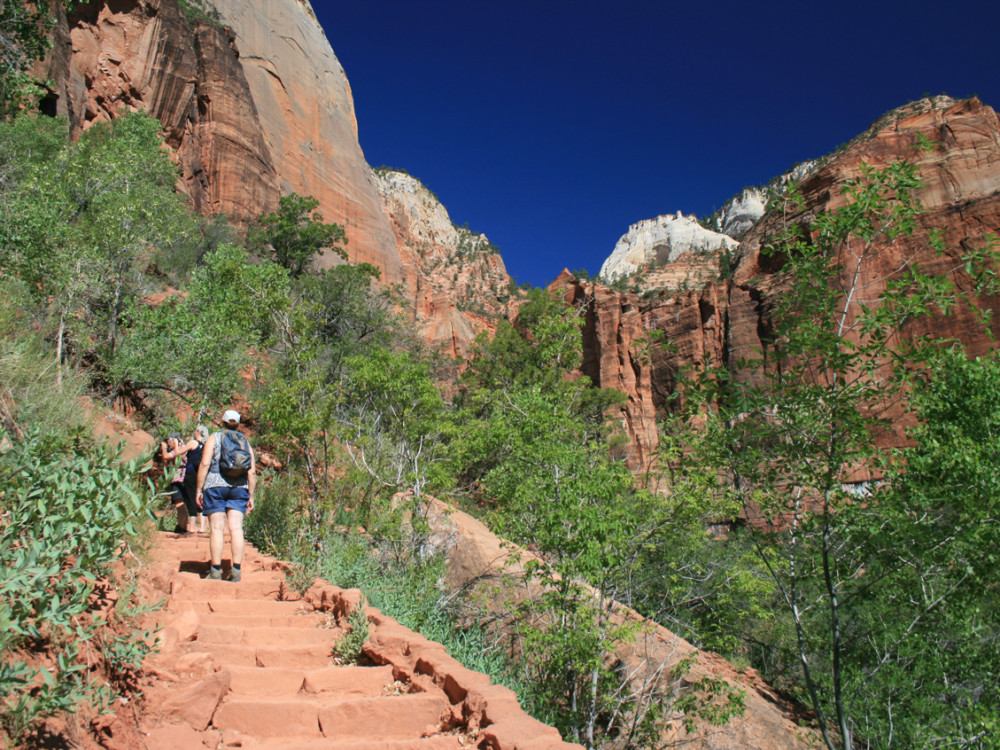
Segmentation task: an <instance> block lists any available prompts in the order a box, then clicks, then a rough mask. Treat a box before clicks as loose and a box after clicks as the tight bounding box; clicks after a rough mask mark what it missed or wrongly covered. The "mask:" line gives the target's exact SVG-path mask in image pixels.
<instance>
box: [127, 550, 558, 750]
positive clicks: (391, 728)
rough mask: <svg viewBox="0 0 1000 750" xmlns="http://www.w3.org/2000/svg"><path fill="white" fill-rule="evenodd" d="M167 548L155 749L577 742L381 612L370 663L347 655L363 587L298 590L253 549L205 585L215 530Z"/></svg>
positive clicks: (448, 749) (538, 748) (155, 674)
mask: <svg viewBox="0 0 1000 750" xmlns="http://www.w3.org/2000/svg"><path fill="white" fill-rule="evenodd" d="M158 542H159V543H158V546H157V548H156V550H155V552H154V563H153V565H152V568H151V579H152V580H151V583H152V587H153V589H154V591H155V593H154V594H153V595H154V596H156V595H157V594H158V595H159V596H162V597H165V604H164V607H163V608H162V609H161V610H160V611H159V612H157V613H156V615H155V618H156V620H157V623H158V624H159V625H160V627H161V629H160V634H159V640H160V650H159V652H158V653H157V654H156V655H155V656H153V657H151V658H149V659H148V660H147V663H146V675H147V677H148V685H147V686H146V687H145V688H144V699H143V704H142V706H143V707H142V714H141V716H140V720H139V729H140V733H141V734H142V736H143V743H144V745H145V747H146V748H147V749H148V750H168V749H174V748H176V749H177V750H180V749H182V748H183V749H185V750H187V749H188V748H202V747H208V748H260V749H261V750H279V749H281V750H296V749H299V748H300V749H301V750H307V749H309V750H312V749H313V748H332V749H335V750H339V749H343V750H347V749H350V750H375V749H376V748H379V749H384V750H454V749H457V748H473V747H475V748H484V749H486V748H492V749H495V750H515V748H518V749H521V750H543V749H546V748H556V747H559V748H566V747H576V746H573V745H567V744H565V743H563V742H562V740H561V738H560V737H559V734H558V732H557V731H556V730H554V729H553V728H551V727H549V726H547V725H545V724H542V723H541V722H538V721H536V720H535V719H532V718H531V717H529V716H528V715H527V714H525V713H524V712H523V711H522V710H521V708H520V706H519V704H518V703H517V698H516V696H515V695H514V694H513V693H512V692H511V691H510V690H508V689H506V688H503V687H500V686H495V685H492V684H491V683H490V680H489V678H488V677H486V676H485V675H482V674H479V673H476V672H472V671H471V670H468V669H465V668H464V667H462V666H461V665H460V664H458V662H456V661H455V660H454V659H452V658H451V657H450V656H448V654H447V653H446V652H445V650H444V648H443V647H442V646H440V645H439V644H436V643H433V642H431V641H428V640H426V639H424V638H423V637H421V636H419V635H417V634H416V633H413V632H412V631H410V630H408V629H406V628H404V627H402V626H401V625H399V623H397V622H396V621H395V620H393V619H392V618H389V617H386V616H384V615H382V613H381V612H379V611H378V610H377V609H374V608H371V607H369V608H367V615H368V619H369V624H370V625H369V627H370V630H371V636H370V637H369V639H368V641H367V643H366V646H365V648H364V656H363V658H362V659H361V660H360V661H361V663H360V664H342V663H339V662H338V660H337V659H336V658H335V657H334V651H333V645H334V644H335V643H336V642H337V640H338V639H339V638H340V637H342V635H343V634H344V632H345V630H344V626H345V623H346V618H347V615H348V614H350V613H351V612H352V611H353V610H354V608H355V607H358V606H362V605H361V596H360V592H358V591H356V590H342V589H338V588H336V587H334V586H332V585H330V584H329V583H326V582H324V581H321V580H319V579H317V580H316V581H315V582H314V583H313V585H312V586H311V588H310V589H309V590H308V591H306V592H305V594H304V595H302V596H299V595H298V594H297V593H296V592H295V591H293V590H292V589H291V588H290V587H289V586H288V584H287V582H286V580H285V569H286V568H287V566H286V564H284V563H282V562H280V561H278V560H275V559H274V558H271V557H269V556H267V555H262V554H260V553H259V552H258V551H256V550H255V549H253V548H252V547H250V546H249V545H248V548H247V554H246V556H245V559H244V563H243V580H242V581H241V582H240V583H231V582H228V581H211V580H205V579H203V578H202V577H201V576H202V575H203V574H204V572H205V570H206V569H207V565H208V563H207V560H208V538H207V536H205V535H185V536H180V535H176V534H170V533H162V534H160V535H159V540H158ZM228 550H229V547H228V540H227V546H226V552H227V554H228Z"/></svg>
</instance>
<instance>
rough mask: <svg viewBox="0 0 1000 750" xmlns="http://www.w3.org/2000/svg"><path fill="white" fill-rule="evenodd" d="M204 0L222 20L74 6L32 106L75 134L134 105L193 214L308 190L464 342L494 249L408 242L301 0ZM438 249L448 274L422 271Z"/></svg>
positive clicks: (354, 245)
mask: <svg viewBox="0 0 1000 750" xmlns="http://www.w3.org/2000/svg"><path fill="white" fill-rule="evenodd" d="M213 6H214V7H215V8H216V9H217V10H218V12H219V13H220V15H221V21H222V23H218V24H216V23H208V22H202V21H197V20H190V19H189V18H187V17H186V16H185V14H184V13H183V12H182V10H181V8H180V6H179V5H178V3H177V0H116V2H113V3H112V2H97V3H89V4H87V5H82V6H80V8H79V9H78V10H77V11H75V12H74V13H73V14H71V15H69V16H68V17H64V18H63V19H62V23H61V24H60V26H59V28H58V29H57V30H56V32H55V42H56V44H55V47H54V50H53V53H52V54H51V55H50V57H49V59H48V60H47V61H46V63H45V64H44V65H43V66H42V70H40V71H39V72H40V73H41V75H42V76H43V77H46V78H49V79H51V80H53V81H55V82H56V83H55V84H54V86H53V90H52V91H51V94H50V96H49V97H48V99H47V101H46V103H45V107H46V109H47V110H48V111H51V112H53V113H57V114H62V115H66V116H68V117H69V119H70V122H71V126H72V128H73V130H74V131H75V132H77V133H78V132H80V130H82V129H84V128H86V127H88V126H89V125H90V124H91V123H93V122H96V121H101V120H108V119H110V118H112V117H114V116H116V115H117V114H118V113H119V112H121V111H123V110H125V111H128V110H138V109H142V110H145V111H148V112H149V113H150V114H152V115H153V116H155V117H157V118H158V119H159V120H160V121H161V122H162V123H163V126H164V131H165V135H166V141H167V143H168V145H169V146H171V148H173V149H174V151H175V152H176V155H177V159H178V161H179V163H180V166H181V170H182V178H183V185H184V188H185V190H186V191H187V192H188V194H189V195H190V197H191V200H192V203H193V205H194V206H195V208H196V209H197V210H199V211H201V212H202V213H205V214H209V215H214V214H219V213H224V214H227V215H228V216H230V217H231V218H232V219H233V220H235V221H236V222H237V223H238V224H241V225H245V224H246V223H248V222H250V221H252V220H253V219H255V218H256V217H258V216H260V215H261V214H263V213H266V212H268V211H271V210H273V209H274V208H275V207H276V205H277V201H278V197H279V196H280V195H282V194H286V193H289V192H296V193H299V194H300V195H312V196H314V197H315V198H316V199H317V200H318V201H319V210H320V212H321V213H322V214H323V216H324V218H325V219H326V220H327V221H330V222H336V223H338V224H341V225H342V226H343V227H344V228H345V231H346V233H347V237H348V244H347V251H348V255H349V258H350V260H351V261H352V262H367V263H371V264H373V265H375V266H377V267H378V268H379V269H381V271H382V282H383V283H384V284H386V285H395V284H402V288H403V289H404V291H405V292H406V294H407V298H408V301H409V303H410V304H411V306H412V309H413V311H414V317H415V319H418V322H419V325H418V328H419V330H420V332H421V333H422V334H423V335H424V336H425V337H426V338H427V339H428V341H429V342H431V343H433V344H435V345H439V344H443V345H444V346H445V349H446V350H447V351H448V352H450V353H452V354H458V353H461V352H464V351H465V350H466V348H467V346H468V343H469V342H470V341H471V340H472V338H473V337H474V336H475V334H476V333H477V332H478V331H480V330H482V329H483V328H485V327H488V326H489V323H490V320H491V319H492V318H494V317H495V316H496V315H498V314H502V312H501V309H502V305H500V306H499V307H497V305H496V304H495V302H496V299H497V297H498V294H497V293H494V291H493V290H494V287H495V288H496V290H502V289H503V288H505V286H506V284H507V282H508V281H509V277H508V276H507V273H506V270H505V269H504V267H503V262H502V260H500V258H499V255H497V254H495V253H492V254H490V258H492V260H490V258H487V259H486V261H488V262H486V265H483V261H482V259H479V260H477V262H476V263H475V264H472V265H470V264H468V263H466V260H467V259H465V258H461V257H458V256H457V255H456V253H457V252H458V247H457V245H455V246H442V247H439V248H437V249H436V250H435V252H434V253H430V254H428V253H423V254H421V253H414V252H412V250H411V249H412V248H414V247H417V246H419V245H420V243H421V242H422V240H421V238H420V237H419V236H418V235H417V234H413V235H412V236H411V235H409V234H406V232H408V231H410V228H411V225H410V224H408V223H406V222H400V221H399V215H398V214H394V213H392V212H393V210H394V207H395V206H396V203H394V202H393V201H392V200H390V201H388V202H385V201H384V198H385V191H384V190H381V191H380V187H379V185H378V179H377V178H376V177H375V176H374V175H373V173H372V171H371V169H370V168H369V166H368V164H367V163H366V161H365V158H364V154H363V153H362V151H361V147H360V145H359V143H358V124H357V121H356V118H355V113H354V101H353V98H352V95H351V89H350V84H349V83H348V81H347V77H346V75H345V74H344V70H343V68H342V66H341V65H340V63H339V61H338V60H337V58H336V55H335V54H334V52H333V50H332V49H331V48H330V44H329V42H328V41H327V39H326V35H325V34H324V32H323V29H322V28H321V27H320V25H319V23H318V21H317V20H316V17H315V15H314V13H313V11H312V7H311V6H310V5H309V3H308V2H306V1H305V0H269V1H268V2H247V1H246V0H215V1H214V2H213ZM449 254H450V255H449ZM444 256H448V257H447V261H448V262H447V263H444V264H445V265H451V266H455V267H456V269H458V270H459V273H458V276H459V279H455V278H451V280H450V281H447V282H446V280H445V279H444V278H443V277H441V274H440V273H437V272H436V270H437V269H438V267H439V266H441V265H442V262H443V260H445V258H444ZM328 258H329V259H330V262H332V261H333V258H332V256H328ZM435 262H436V263H437V266H435V267H434V268H431V267H430V264H433V263H435ZM454 275H455V273H454V270H453V271H452V277H454ZM466 277H467V278H468V279H469V280H472V279H479V280H482V281H483V285H484V286H485V287H486V288H487V290H488V292H489V294H487V298H484V299H483V300H479V299H478V296H477V295H476V294H472V295H470V294H469V288H470V287H469V284H467V283H462V282H461V280H462V279H465V278H466ZM490 299H492V300H493V303H490V301H489V300H490ZM470 300H478V301H473V302H470ZM470 305H471V306H470ZM494 308H496V309H494Z"/></svg>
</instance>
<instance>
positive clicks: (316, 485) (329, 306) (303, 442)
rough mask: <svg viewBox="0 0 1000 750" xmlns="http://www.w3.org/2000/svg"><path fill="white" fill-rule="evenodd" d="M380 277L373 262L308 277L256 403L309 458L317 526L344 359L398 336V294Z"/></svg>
mask: <svg viewBox="0 0 1000 750" xmlns="http://www.w3.org/2000/svg"><path fill="white" fill-rule="evenodd" d="M377 277H378V270H377V269H376V268H374V267H373V266H371V265H368V264H361V265H360V266H352V265H347V264H344V265H340V266H337V267H336V268H332V269H329V270H326V271H321V272H319V273H316V274H305V275H303V276H302V277H300V278H299V279H298V280H296V281H295V282H294V284H293V286H292V290H291V296H290V300H289V304H288V305H287V306H286V307H284V308H281V309H280V310H275V314H274V316H273V326H274V333H275V335H274V339H273V341H272V342H271V343H270V345H269V352H270V354H271V355H272V358H271V361H270V367H269V368H268V370H267V377H266V379H265V382H263V383H261V384H260V385H259V386H258V388H257V389H256V390H255V393H254V403H255V404H256V405H257V407H258V408H259V412H260V417H261V423H262V426H264V427H265V428H266V429H267V430H268V432H269V433H270V439H272V440H274V441H275V443H276V444H277V445H280V446H281V447H282V449H283V450H284V452H285V455H286V457H288V458H292V457H295V458H297V459H300V460H301V462H302V465H303V467H304V469H305V472H306V477H307V479H308V482H309V493H310V499H311V505H312V516H313V522H314V524H319V523H320V521H321V516H320V500H321V495H322V494H326V493H327V492H328V491H329V482H330V473H331V461H332V458H331V455H330V452H331V448H332V439H333V435H334V433H335V432H336V430H335V424H336V423H335V413H336V407H337V404H338V399H339V395H338V388H339V383H340V378H341V375H342V374H343V367H344V363H345V361H347V360H348V358H350V357H357V356H359V355H361V354H363V353H367V352H373V351H377V350H379V349H380V348H381V347H383V346H388V345H390V344H391V343H392V341H393V339H394V337H395V336H396V334H397V321H396V316H395V313H394V312H393V309H392V299H391V297H390V296H389V295H388V294H387V293H385V292H376V291H374V290H373V289H372V280H373V279H375V278H377Z"/></svg>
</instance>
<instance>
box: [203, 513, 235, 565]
mask: <svg viewBox="0 0 1000 750" xmlns="http://www.w3.org/2000/svg"><path fill="white" fill-rule="evenodd" d="M208 524H209V530H210V533H209V537H208V550H209V554H210V555H211V557H212V565H214V566H215V567H217V568H218V567H219V566H221V565H222V547H223V545H224V544H225V535H226V514H225V513H223V512H221V511H220V512H218V513H210V514H209V516H208ZM241 541H242V540H241ZM240 554H241V555H242V550H241V552H240Z"/></svg>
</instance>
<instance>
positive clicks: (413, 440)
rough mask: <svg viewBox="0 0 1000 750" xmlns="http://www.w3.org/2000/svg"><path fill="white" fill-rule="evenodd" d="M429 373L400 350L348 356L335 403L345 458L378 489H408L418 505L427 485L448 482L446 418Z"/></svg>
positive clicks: (415, 359) (422, 365)
mask: <svg viewBox="0 0 1000 750" xmlns="http://www.w3.org/2000/svg"><path fill="white" fill-rule="evenodd" d="M431 374H432V372H431V368H430V364H429V363H428V362H426V361H422V360H421V359H419V358H417V357H415V356H414V355H412V354H410V353H409V352H405V351H400V352H391V351H389V350H386V349H377V350H375V351H373V352H370V353H369V354H367V355H364V356H355V357H350V358H348V359H347V360H346V362H345V363H344V374H343V375H342V377H341V392H340V401H339V405H338V416H337V418H338V421H339V422H340V424H341V431H340V436H341V440H342V441H343V443H344V446H345V448H346V450H347V452H348V454H349V456H350V458H351V459H352V460H353V461H354V462H355V464H356V465H357V466H358V467H359V468H361V469H363V470H364V471H366V472H368V473H369V474H370V475H371V476H373V477H375V478H376V479H377V480H378V481H379V482H381V483H382V485H383V486H385V487H387V488H390V489H393V490H396V491H401V490H404V489H409V490H411V491H412V492H413V496H414V499H415V501H416V502H418V503H419V501H420V499H421V496H422V494H423V490H424V488H425V487H426V486H427V485H428V484H434V483H439V484H444V485H447V484H448V483H449V481H448V479H447V478H446V477H447V473H446V467H445V463H444V450H443V449H444V447H445V445H446V441H447V437H448V434H449V432H450V420H449V417H448V414H447V411H446V408H445V402H444V399H443V398H442V397H441V393H440V392H439V391H438V388H437V386H436V385H435V383H434V381H433V380H432V378H431Z"/></svg>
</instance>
